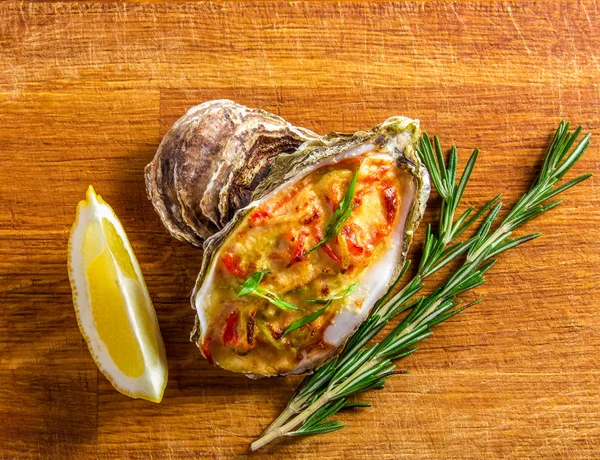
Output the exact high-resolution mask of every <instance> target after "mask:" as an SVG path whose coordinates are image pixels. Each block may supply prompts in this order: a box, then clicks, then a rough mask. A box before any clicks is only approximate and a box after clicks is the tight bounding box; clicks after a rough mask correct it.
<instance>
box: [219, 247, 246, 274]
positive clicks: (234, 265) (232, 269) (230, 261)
mask: <svg viewBox="0 0 600 460" xmlns="http://www.w3.org/2000/svg"><path fill="white" fill-rule="evenodd" d="M221 260H222V262H223V265H224V266H225V268H226V269H227V271H228V272H229V273H231V274H232V275H233V276H237V277H238V278H246V272H245V270H244V269H243V268H242V267H241V265H240V264H241V262H242V259H240V257H239V256H237V255H234V254H231V253H229V252H226V253H225V255H224V256H223V258H222V259H221Z"/></svg>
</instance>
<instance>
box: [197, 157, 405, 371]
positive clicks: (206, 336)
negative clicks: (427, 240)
mask: <svg viewBox="0 0 600 460" xmlns="http://www.w3.org/2000/svg"><path fill="white" fill-rule="evenodd" d="M355 173H357V181H356V187H355V193H354V196H353V199H352V207H353V208H352V212H351V213H350V216H349V218H348V220H347V221H346V223H345V224H344V226H343V227H342V229H341V231H340V233H339V234H338V235H337V236H335V237H333V238H332V239H331V240H329V241H328V242H327V243H326V244H324V245H323V246H321V247H319V248H318V249H316V250H314V251H312V252H310V254H307V253H308V252H309V251H310V250H311V249H312V248H314V247H315V246H316V245H317V243H319V241H321V240H322V238H323V237H324V236H325V234H326V227H327V224H328V222H329V221H330V220H331V218H332V215H333V213H334V212H335V210H336V209H337V207H338V205H339V204H340V201H341V200H342V198H343V197H344V195H345V194H346V191H347V190H348V187H349V185H350V181H351V179H352V177H353V175H354V174H355ZM414 191H415V185H414V180H413V178H412V176H411V175H410V173H409V172H408V171H405V170H403V169H400V168H399V167H398V166H397V165H396V164H395V161H394V160H393V159H391V158H390V157H389V156H387V155H378V154H377V153H376V152H366V153H363V154H362V155H360V156H357V157H354V158H347V159H344V160H342V161H340V162H338V163H335V164H332V165H327V166H323V167H321V168H319V169H316V170H314V171H312V172H311V173H309V174H308V175H306V176H305V177H304V178H302V179H300V180H298V181H297V182H295V183H294V184H293V185H291V186H290V187H287V188H286V189H284V190H281V191H279V192H278V193H276V194H275V195H273V196H271V197H270V199H268V200H267V201H265V202H263V203H261V204H260V205H259V206H257V207H256V208H254V209H253V210H252V211H251V212H249V213H248V214H247V215H246V216H245V217H244V219H243V220H242V221H241V222H240V224H239V225H238V226H237V228H236V229H235V230H234V231H233V232H232V233H231V234H230V235H229V236H228V238H227V240H226V241H225V242H224V243H223V245H222V246H221V248H220V249H219V251H218V253H217V254H215V256H214V257H215V259H214V260H215V261H216V264H215V266H214V268H213V274H212V277H213V279H212V282H211V288H210V289H209V290H208V292H205V295H204V296H203V304H204V314H205V315H206V317H207V318H208V321H207V322H206V324H208V325H209V327H208V329H207V330H204V331H202V332H203V333H202V346H201V349H202V352H203V354H204V355H205V357H206V358H207V359H209V360H210V361H213V362H216V363H218V365H219V366H221V367H223V368H225V369H229V370H233V371H238V372H249V373H257V374H282V373H287V372H291V371H293V370H295V369H296V368H297V366H298V364H299V363H300V362H301V361H302V360H303V359H305V358H306V357H307V356H308V355H309V354H311V353H312V354H314V353H317V354H319V353H322V354H323V355H325V354H326V352H327V351H330V350H332V349H333V348H337V346H338V345H339V344H337V343H329V342H328V341H327V340H325V332H326V330H327V328H328V327H329V326H332V325H333V324H334V323H335V320H336V318H337V317H338V315H339V314H340V312H343V311H349V312H352V313H355V314H357V315H358V314H363V313H364V314H366V313H367V312H368V311H365V312H363V310H364V309H363V302H365V299H366V298H367V296H368V289H369V285H368V284H369V283H367V282H366V281H365V280H366V279H367V278H369V279H372V278H373V276H370V277H369V276H367V275H368V273H367V272H368V271H369V270H368V267H369V266H373V265H374V264H375V265H381V264H378V262H379V261H381V260H382V259H383V258H384V256H385V254H386V252H387V251H389V250H390V247H391V246H394V250H397V251H399V250H400V249H399V248H400V246H401V242H400V241H396V240H397V239H401V235H402V234H403V229H404V223H405V220H406V216H407V215H408V212H409V210H410V207H411V204H412V200H413V198H414ZM398 230H399V231H398ZM385 268H386V269H387V270H388V271H389V273H384V274H381V275H379V274H377V275H376V276H383V277H384V278H385V277H387V278H386V279H389V277H391V272H392V271H393V269H394V267H385ZM264 269H269V270H270V271H271V274H268V275H266V276H265V277H264V278H263V279H262V281H261V283H260V287H261V288H263V289H265V290H268V291H270V292H273V293H274V294H276V295H277V296H278V297H280V298H281V299H283V300H285V301H286V302H288V303H290V304H293V305H294V306H296V307H297V308H299V309H300V311H296V310H282V309H280V308H278V307H277V306H275V305H273V304H272V303H270V302H269V301H267V300H265V299H263V298H261V297H259V296H256V295H253V294H249V295H246V296H243V297H238V295H237V294H238V292H239V291H240V288H241V286H242V285H243V284H244V281H245V280H246V278H247V277H248V276H250V275H251V274H253V273H255V272H257V271H259V270H264ZM361 281H365V282H364V283H361ZM357 282H358V283H359V285H358V288H357V290H356V291H355V293H353V295H350V296H347V297H345V298H343V299H337V300H333V301H332V302H331V303H330V304H329V307H328V308H327V309H326V310H325V312H324V313H323V314H321V315H320V316H319V317H318V318H317V319H315V320H314V321H312V322H310V323H308V324H306V325H304V326H302V327H300V328H298V329H296V330H294V331H291V332H289V333H287V334H285V335H284V331H285V330H286V328H287V327H288V326H289V325H290V324H292V322H294V321H296V320H298V319H300V318H302V317H305V316H307V315H310V314H311V313H314V312H316V311H317V310H320V309H322V308H323V304H322V303H311V302H307V300H309V299H313V300H323V299H327V298H328V297H330V296H332V295H334V294H336V293H339V292H343V291H344V289H347V288H348V287H349V286H351V285H352V284H354V283H357ZM385 284H387V281H386V283H385ZM382 294H383V292H382V293H381V294H380V295H382ZM369 302H371V304H372V303H373V302H372V301H371V300H369ZM371 307H372V305H369V309H370V308H371ZM350 332H351V331H348V334H349V333H350Z"/></svg>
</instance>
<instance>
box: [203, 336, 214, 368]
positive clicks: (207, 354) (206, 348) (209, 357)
mask: <svg viewBox="0 0 600 460" xmlns="http://www.w3.org/2000/svg"><path fill="white" fill-rule="evenodd" d="M211 341H212V339H211V338H208V339H206V340H205V341H204V342H202V354H203V355H204V357H205V358H206V359H207V360H208V362H209V364H213V359H212V355H211V354H210V349H209V346H210V342H211Z"/></svg>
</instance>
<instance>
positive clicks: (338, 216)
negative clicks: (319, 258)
mask: <svg viewBox="0 0 600 460" xmlns="http://www.w3.org/2000/svg"><path fill="white" fill-rule="evenodd" d="M359 169H360V165H359V167H358V168H357V169H356V172H355V173H354V175H353V176H352V180H351V181H350V185H349V186H348V190H346V194H345V195H344V198H342V201H340V204H339V205H338V207H337V208H336V210H335V212H334V213H333V215H332V216H331V219H330V220H329V222H328V223H327V226H326V227H325V236H324V237H323V239H321V241H319V242H318V243H317V245H316V246H315V247H313V248H312V249H311V250H310V251H308V252H307V253H306V255H307V256H308V255H309V254H310V253H311V252H313V251H314V250H315V249H318V248H320V247H321V246H323V245H324V244H327V243H328V242H329V241H330V240H332V239H333V238H335V237H336V236H338V235H339V234H340V232H341V231H342V228H344V224H345V223H346V222H347V221H348V218H349V217H350V213H351V212H352V210H353V209H354V203H353V202H352V199H353V198H354V190H355V189H356V179H357V178H358V170H359Z"/></svg>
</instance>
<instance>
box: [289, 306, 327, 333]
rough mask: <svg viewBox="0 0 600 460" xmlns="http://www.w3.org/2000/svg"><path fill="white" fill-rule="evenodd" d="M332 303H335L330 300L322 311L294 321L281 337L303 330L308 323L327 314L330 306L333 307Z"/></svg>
mask: <svg viewBox="0 0 600 460" xmlns="http://www.w3.org/2000/svg"><path fill="white" fill-rule="evenodd" d="M332 302H333V301H332V300H330V301H329V302H327V303H326V304H325V306H324V307H323V308H321V309H320V310H317V311H316V312H314V313H311V314H310V315H306V316H303V317H302V318H300V319H297V320H296V321H294V322H293V323H292V324H290V325H289V326H288V327H287V328H286V329H285V331H283V335H282V336H281V337H283V336H285V335H286V334H289V333H290V332H292V331H295V330H296V329H299V328H301V327H302V326H305V325H307V324H308V323H312V322H313V321H314V320H315V319H317V318H318V317H319V316H321V315H322V314H323V313H325V311H326V310H327V309H328V308H329V305H331V303H332Z"/></svg>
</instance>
